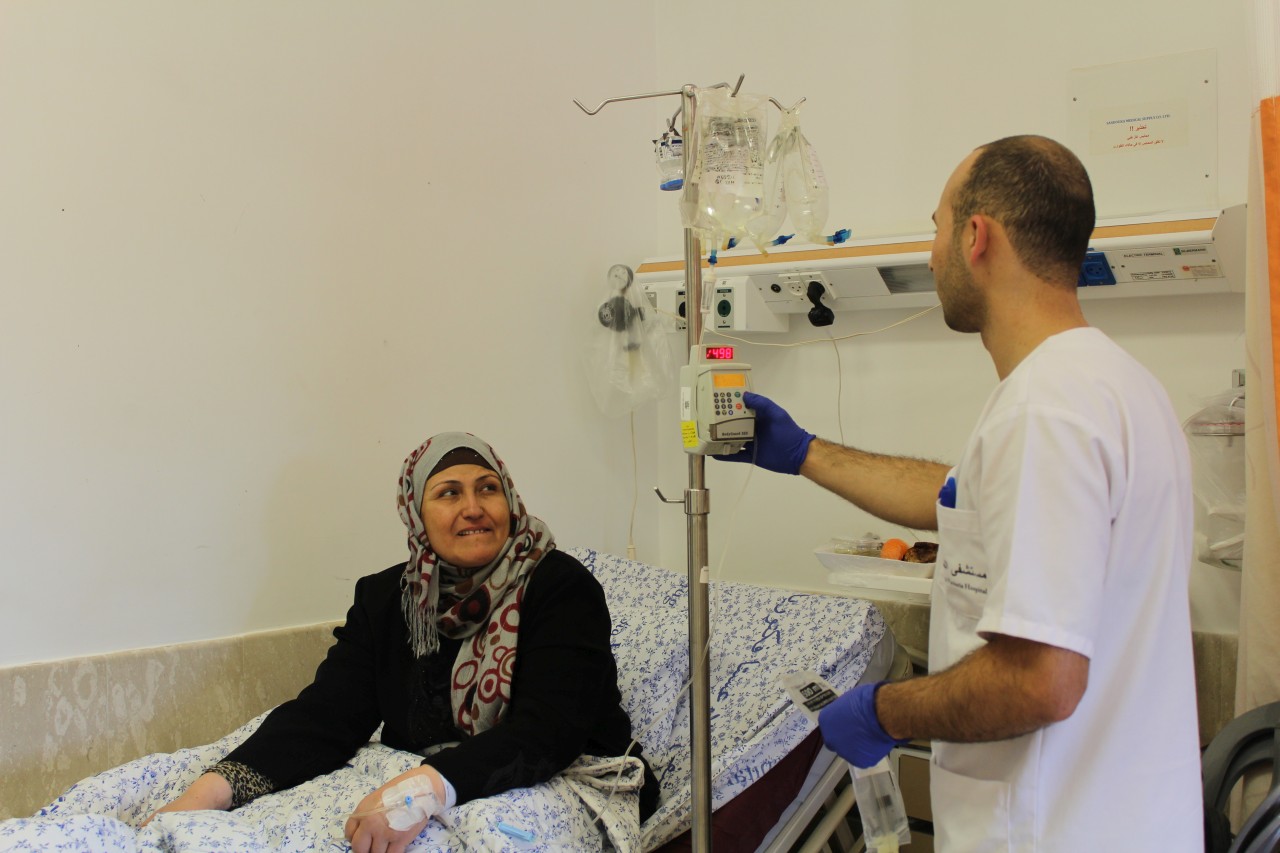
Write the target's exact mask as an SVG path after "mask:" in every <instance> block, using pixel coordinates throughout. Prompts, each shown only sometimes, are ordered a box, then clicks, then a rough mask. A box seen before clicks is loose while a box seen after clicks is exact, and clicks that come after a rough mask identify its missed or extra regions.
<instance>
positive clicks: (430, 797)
mask: <svg viewBox="0 0 1280 853" xmlns="http://www.w3.org/2000/svg"><path fill="white" fill-rule="evenodd" d="M382 807H383V808H384V809H386V812H387V824H388V825H389V826H390V827H391V828H392V829H394V830H397V831H399V830H405V829H409V828H410V827H412V826H414V825H415V824H418V823H421V822H422V821H424V820H426V819H427V818H429V817H431V816H432V815H434V814H439V813H440V812H441V811H443V809H442V808H441V803H440V799H439V797H437V796H436V789H435V786H433V785H432V784H431V780H430V779H428V778H427V777H426V776H410V777H409V778H408V779H405V780H404V781H403V782H401V783H400V784H398V785H396V786H395V787H392V788H388V789H387V790H385V791H383V792H382Z"/></svg>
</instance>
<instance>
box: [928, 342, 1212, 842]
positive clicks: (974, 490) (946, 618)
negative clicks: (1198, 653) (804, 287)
mask: <svg viewBox="0 0 1280 853" xmlns="http://www.w3.org/2000/svg"><path fill="white" fill-rule="evenodd" d="M951 474H952V476H954V478H955V480H956V487H957V499H956V505H955V508H947V507H942V506H939V508H938V525H939V530H938V542H939V550H938V563H937V565H936V569H935V579H934V584H933V601H932V616H931V622H930V634H929V669H930V671H931V672H940V671H941V670H943V669H946V668H947V667H949V666H951V665H952V664H954V663H956V662H957V661H959V660H960V659H961V658H962V657H964V656H965V655H966V654H968V653H969V652H971V651H973V650H974V649H976V648H977V647H979V646H980V645H982V644H983V643H984V642H985V640H984V639H983V636H985V635H987V634H990V633H997V634H1005V635H1008V636H1014V637H1022V638H1025V639H1029V640H1036V641H1039V642H1042V643H1048V644H1050V645H1054V646H1058V647H1061V648H1065V649H1070V650H1072V651H1075V652H1079V653H1080V654H1082V655H1084V656H1086V657H1088V658H1089V684H1088V688H1087V689H1086V691H1085V694H1084V697H1083V699H1082V700H1081V702H1080V704H1079V706H1078V707H1077V708H1076V710H1075V712H1074V713H1073V714H1072V715H1071V717H1069V718H1068V719H1067V720H1065V721H1063V722H1061V723H1056V724H1054V725H1050V726H1048V727H1046V728H1043V729H1041V730H1039V731H1037V732H1033V733H1032V734H1029V735H1025V736H1023V737H1018V738H1014V739H1012V740H1006V741H999V742H995V743H981V744H955V743H943V742H934V744H933V766H932V768H931V793H932V798H933V810H934V822H935V830H936V832H937V836H936V841H937V847H938V849H939V850H941V851H965V853H969V851H988V850H990V851H997V850H999V851H1004V850H1010V851H1055V853H1056V852H1057V851H1062V853H1079V851H1085V850H1108V851H1109V850H1117V851H1118V850H1124V851H1143V850H1151V851H1162V853H1164V851H1182V850H1188V851H1189V850H1201V849H1203V844H1202V838H1203V824H1202V810H1201V801H1200V757H1199V735H1198V728H1197V718H1196V697H1195V684H1194V672H1193V669H1192V657H1191V621H1190V609H1189V604H1188V599H1187V595H1188V591H1187V584H1188V574H1189V571H1190V563H1191V524H1192V522H1191V486H1190V483H1191V474H1190V462H1189V458H1188V453H1187V445H1186V440H1185V438H1184V436H1183V434H1182V431H1181V429H1180V427H1179V425H1178V422H1177V419H1176V418H1175V417H1174V414H1173V411H1172V409H1171V407H1170V405H1169V400H1168V396H1167V394H1166V393H1165V391H1164V389H1163V388H1162V387H1161V386H1160V384H1159V383H1158V382H1157V381H1156V380H1155V379H1154V378H1153V377H1152V376H1151V375H1150V373H1149V372H1148V371H1147V370H1146V369H1145V368H1143V367H1142V366H1141V365H1140V364H1138V363H1137V362H1136V361H1134V360H1133V358H1132V357H1130V356H1129V355H1128V354H1127V353H1125V352H1124V351H1123V350H1122V349H1120V348H1119V347H1118V346H1116V345H1115V344H1114V343H1113V342H1112V341H1110V340H1109V339H1108V338H1107V337H1106V336H1105V335H1103V334H1102V333H1101V332H1099V331H1097V330H1096V329H1092V328H1082V329H1073V330H1070V331H1067V332H1063V333H1061V334H1058V335H1055V336H1053V337H1051V338H1049V339H1048V340H1046V341H1045V342H1044V343H1042V344H1041V345H1040V346H1039V347H1038V348H1037V349H1036V350H1035V351H1034V352H1032V353H1031V354H1030V355H1029V356H1027V358H1025V359H1024V360H1023V361H1022V362H1021V363H1020V364H1019V365H1018V366H1017V368H1016V369H1014V371H1013V372H1012V373H1010V374H1009V376H1007V377H1006V378H1005V379H1004V381H1003V382H1001V383H1000V385H999V386H998V387H997V388H996V390H995V391H994V392H993V393H992V396H991V399H990V400H988V402H987V406H986V408H985V410H984V412H983V415H982V417H981V419H980V420H979V423H978V426H977V428H976V429H975V430H974V432H973V435H972V436H971V437H970V439H969V443H968V445H967V447H966V449H965V451H964V454H963V456H962V458H961V461H960V463H959V464H958V465H957V466H956V468H955V469H953V471H952V472H951Z"/></svg>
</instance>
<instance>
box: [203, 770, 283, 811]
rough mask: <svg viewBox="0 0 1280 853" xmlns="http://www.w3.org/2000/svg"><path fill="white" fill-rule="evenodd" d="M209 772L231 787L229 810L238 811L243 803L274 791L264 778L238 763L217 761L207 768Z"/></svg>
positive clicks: (272, 786) (273, 786)
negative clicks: (225, 781) (215, 774)
mask: <svg viewBox="0 0 1280 853" xmlns="http://www.w3.org/2000/svg"><path fill="white" fill-rule="evenodd" d="M209 772H210V773H217V774H218V775H219V776H221V777H222V778H223V779H226V780H227V782H228V783H229V784H230V785H231V808H233V809H238V808H240V807H241V806H243V805H244V804H245V803H251V802H253V801H254V800H256V799H258V797H261V796H262V795H263V794H270V793H271V792H272V791H274V790H275V789H276V786H275V785H273V784H272V783H271V780H270V779H268V778H267V777H266V776H263V775H262V774H261V773H259V772H258V771H257V770H254V769H253V768H252V767H249V766H248V765H246V764H241V763H240V762H238V761H219V762H218V763H217V764H215V765H213V766H212V767H210V768H209Z"/></svg>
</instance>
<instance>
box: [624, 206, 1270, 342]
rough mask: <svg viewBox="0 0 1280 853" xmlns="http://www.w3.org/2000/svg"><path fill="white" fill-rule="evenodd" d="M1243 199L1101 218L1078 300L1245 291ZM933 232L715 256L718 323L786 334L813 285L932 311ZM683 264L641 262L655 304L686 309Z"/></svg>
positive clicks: (834, 302)
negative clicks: (725, 295) (1215, 206)
mask: <svg viewBox="0 0 1280 853" xmlns="http://www.w3.org/2000/svg"><path fill="white" fill-rule="evenodd" d="M1244 225H1245V206H1244V205H1243V204H1240V205H1235V206H1232V207H1229V208H1227V209H1225V210H1220V211H1205V212H1198V213H1187V214H1181V215H1165V216H1153V217H1135V218H1127V219H1117V220H1104V221H1100V222H1099V223H1098V226H1097V227H1096V228H1095V229H1094V232H1093V237H1092V239H1091V240H1090V242H1089V251H1088V253H1087V254H1086V256H1085V260H1084V263H1083V264H1082V265H1081V270H1080V277H1079V281H1078V284H1079V285H1080V287H1079V294H1080V298H1081V299H1099V298H1102V299H1107V298H1120V297H1135V296H1195V295H1202V294H1210V293H1243V292H1244V257H1245V256H1244V245H1245V234H1244V230H1245V229H1244ZM932 247H933V236H932V235H919V236H910V237H896V238H882V239H874V240H852V241H849V242H847V243H844V244H842V245H839V246H826V245H822V246H815V245H805V244H800V245H797V244H795V243H788V244H787V245H786V246H783V247H778V248H775V249H772V250H771V251H770V252H769V253H768V254H767V255H766V254H763V253H760V252H754V251H751V250H748V249H734V250H730V251H725V252H721V253H719V255H718V257H717V263H716V288H717V291H719V290H720V289H727V290H728V291H731V294H730V297H729V303H730V304H729V305H727V306H722V310H724V311H725V312H726V315H725V316H730V315H731V316H732V317H733V321H732V322H731V323H727V324H725V325H723V326H722V325H720V323H717V324H716V326H715V328H717V329H719V328H724V329H726V330H730V329H731V330H736V331H749V332H785V331H787V330H788V329H789V328H790V317H789V315H791V314H808V313H809V312H810V311H812V310H813V309H814V307H815V305H814V302H813V300H812V299H811V298H810V293H811V287H810V283H811V282H815V281H816V282H818V287H821V288H822V291H823V292H822V296H821V302H822V304H823V305H825V306H826V307H828V308H830V309H831V310H833V311H836V312H840V311H851V310H852V311H859V310H879V309H895V308H927V307H929V306H932V305H936V304H937V303H938V295H937V292H936V288H935V285H934V281H933V274H932V273H931V272H930V271H929V257H930V254H931V251H932ZM685 278H686V276H685V271H684V267H683V263H682V261H681V260H679V259H675V258H651V259H648V260H646V261H645V262H644V263H642V264H641V265H640V266H639V267H637V269H636V286H638V287H639V288H640V290H641V292H642V293H644V295H645V298H646V300H647V301H648V303H649V304H650V305H652V306H653V307H655V308H657V309H658V311H659V314H660V315H661V316H662V318H663V323H664V325H665V326H666V327H667V329H668V330H670V329H672V328H673V327H676V323H675V321H673V320H672V319H671V316H670V315H679V316H684V314H685V313H686V309H685V300H684V298H683V292H682V291H683V289H684V286H685V284H684V282H685Z"/></svg>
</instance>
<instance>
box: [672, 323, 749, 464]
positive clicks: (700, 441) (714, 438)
mask: <svg viewBox="0 0 1280 853" xmlns="http://www.w3.org/2000/svg"><path fill="white" fill-rule="evenodd" d="M750 390H751V365H749V364H744V363H742V362H740V361H734V360H733V347H727V346H705V345H698V346H695V347H693V348H692V349H690V350H689V363H688V364H686V365H685V366H684V367H681V368H680V436H681V440H682V442H683V444H684V451H685V453H699V454H705V455H710V454H727V453H737V452H738V451H739V450H741V449H742V448H743V446H744V445H745V444H746V443H747V442H748V441H750V440H751V439H753V438H755V435H756V416H755V414H754V413H753V412H752V411H751V410H750V409H748V408H747V405H746V402H745V401H743V399H742V395H743V394H745V393H746V392H747V391H750Z"/></svg>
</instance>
